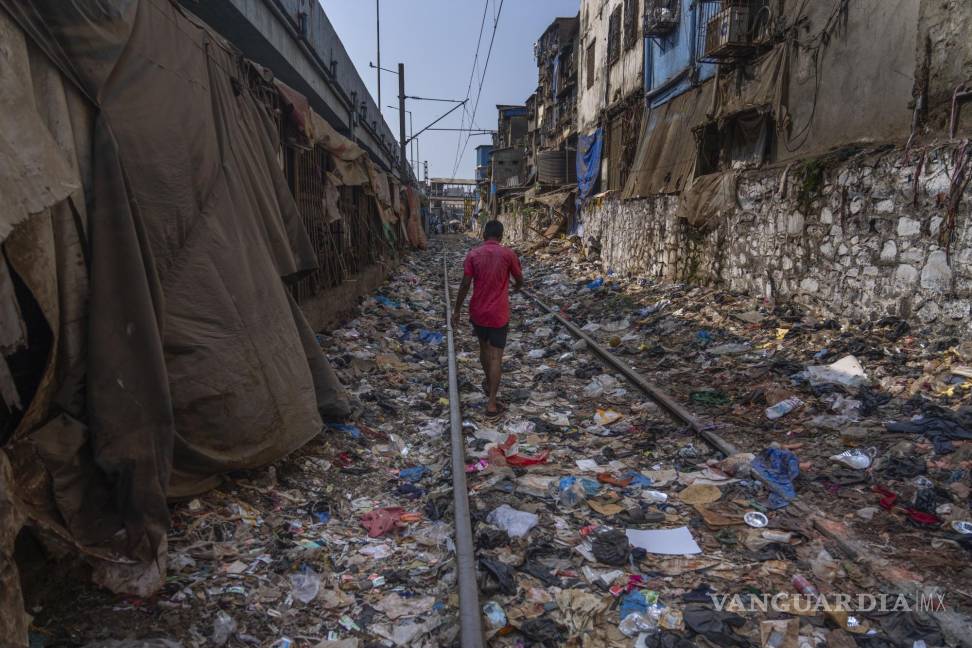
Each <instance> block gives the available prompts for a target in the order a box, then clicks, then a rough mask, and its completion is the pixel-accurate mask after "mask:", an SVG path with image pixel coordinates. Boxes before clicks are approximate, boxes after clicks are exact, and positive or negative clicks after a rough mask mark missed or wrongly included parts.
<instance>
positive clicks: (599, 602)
mask: <svg viewBox="0 0 972 648" xmlns="http://www.w3.org/2000/svg"><path fill="white" fill-rule="evenodd" d="M473 244H475V242H472V241H470V240H468V239H460V238H458V237H447V238H440V239H437V240H435V241H433V242H432V244H431V246H430V250H429V251H428V252H425V253H422V254H416V255H413V256H411V257H409V258H408V259H406V261H405V263H404V264H403V265H402V266H401V267H400V268H399V270H398V271H397V272H396V273H395V274H394V276H393V278H392V279H391V280H390V281H389V282H388V284H387V285H386V286H385V287H383V288H382V289H381V290H380V291H379V292H378V294H376V295H374V296H373V297H371V298H369V299H367V300H365V302H364V303H363V304H362V307H361V309H360V313H359V315H358V316H357V317H356V318H355V319H353V320H351V321H349V322H347V323H346V324H345V325H344V326H343V327H341V328H340V329H338V330H336V331H333V332H332V333H331V334H328V335H322V336H321V337H320V342H321V344H322V347H323V348H324V349H325V350H326V351H327V354H328V357H329V359H330V360H331V361H332V363H333V364H334V366H335V368H336V369H337V371H338V372H339V374H340V376H341V379H342V381H343V382H344V384H345V385H346V386H347V387H348V389H349V391H350V392H351V393H352V394H353V395H354V397H355V399H356V400H357V412H356V413H355V415H354V417H353V418H352V420H350V421H340V422H337V421H336V422H332V423H330V424H329V426H328V428H327V429H326V430H325V431H324V432H322V434H321V436H320V439H319V440H318V441H316V442H313V443H311V444H309V445H308V446H306V447H305V448H303V449H301V450H300V451H298V452H296V453H294V455H292V456H291V457H289V458H287V459H286V460H284V461H281V462H278V463H277V464H275V465H274V466H272V467H269V468H267V469H264V470H258V471H250V472H247V473H243V474H236V475H232V476H230V478H228V479H227V483H226V484H225V485H224V486H223V487H222V488H220V489H218V490H216V491H214V492H212V493H210V494H207V495H206V496H204V497H200V498H198V499H196V500H192V501H190V502H186V503H182V504H180V505H178V506H177V507H176V508H175V511H174V514H173V529H172V530H171V532H170V535H169V573H168V584H167V586H166V587H165V588H164V589H163V591H162V593H161V594H160V595H159V596H158V597H157V598H156V599H153V600H151V601H143V600H133V599H127V600H118V599H114V598H107V597H106V596H105V595H103V594H97V593H91V592H86V593H84V595H83V597H82V598H81V599H80V600H73V601H68V600H65V602H64V603H63V604H62V605H61V606H60V607H53V608H50V609H43V610H38V611H35V626H36V628H37V632H35V633H34V635H33V636H34V637H35V638H36V639H37V641H38V645H39V646H44V645H48V644H47V643H45V642H48V641H50V640H53V639H58V640H65V639H70V640H72V641H73V642H74V643H75V644H77V645H83V643H84V641H85V640H88V641H90V640H95V639H119V638H125V637H139V638H143V637H160V638H165V639H169V640H172V641H175V642H179V643H180V644H181V645H183V646H209V645H220V646H246V645H252V646H279V647H283V648H289V647H291V646H295V647H296V646H301V647H303V646H309V647H320V648H326V647H328V646H335V647H337V646H341V647H353V646H360V647H364V646H429V647H431V646H454V645H459V637H458V632H459V627H458V620H457V604H458V601H457V598H456V597H457V593H456V592H457V587H456V579H455V561H454V556H453V553H454V547H453V545H452V539H451V538H452V533H453V528H452V493H451V484H452V479H451V474H450V466H449V445H448V444H449V439H448V394H447V392H446V384H447V379H446V349H445V341H444V339H443V335H442V332H443V317H444V305H443V302H442V299H443V295H442V288H441V286H442V276H441V268H442V265H441V260H442V256H443V255H445V257H446V259H447V260H448V262H449V266H450V268H454V269H458V268H460V267H461V260H462V256H463V255H464V253H465V251H466V250H467V249H468V247H469V246H470V245H473ZM523 260H524V262H525V274H526V279H527V282H528V284H529V285H530V286H531V288H533V289H534V290H535V292H536V293H537V294H538V295H539V296H540V298H541V299H544V300H545V301H546V302H547V303H548V304H551V305H558V306H560V307H562V311H561V312H562V313H563V314H564V316H566V317H568V318H569V319H570V320H572V321H573V322H575V323H576V324H577V325H578V326H580V327H582V328H583V330H584V331H586V332H587V333H588V334H589V335H591V336H592V337H593V338H595V339H596V340H597V341H598V342H599V343H601V344H603V345H604V346H606V347H608V348H610V349H612V350H613V352H614V353H616V354H617V355H618V356H619V357H620V358H622V359H623V360H625V362H627V363H629V364H631V365H632V366H634V367H635V368H636V369H637V370H638V371H639V372H641V373H642V374H643V375H644V376H645V377H646V378H648V379H649V380H651V381H652V382H654V383H655V384H657V385H659V386H661V387H662V388H663V389H665V390H666V391H667V392H669V393H670V394H671V395H672V396H673V397H674V398H675V399H676V400H677V401H679V402H681V403H682V404H684V405H685V406H686V407H688V408H689V409H690V410H691V411H692V412H693V413H694V414H695V415H696V416H698V417H700V418H701V419H702V420H703V421H705V422H706V423H707V424H708V425H709V427H710V429H712V430H713V431H715V432H716V433H718V434H719V435H720V436H722V437H723V438H724V439H726V440H727V441H728V442H730V443H731V444H733V445H734V446H735V447H736V448H737V449H738V452H737V453H736V454H734V455H732V456H729V457H725V456H722V455H720V454H719V453H717V452H716V451H715V450H713V449H712V448H711V447H709V446H708V445H706V444H705V443H704V442H703V441H702V440H701V439H700V438H699V437H698V436H697V435H696V434H694V433H693V432H692V431H691V430H690V429H688V428H687V427H686V426H685V425H684V424H683V423H681V422H679V421H677V420H675V419H673V418H671V417H670V416H669V415H668V414H666V413H665V412H663V411H662V410H660V409H659V407H658V406H657V405H656V404H655V403H654V402H652V401H651V400H649V399H648V398H647V397H645V396H644V395H643V394H642V393H641V392H640V391H639V390H637V389H636V388H635V387H633V386H632V385H630V384H629V383H627V382H626V381H625V380H624V379H623V378H622V376H620V375H619V374H617V373H616V372H614V371H612V370H610V369H609V368H608V367H607V366H606V365H605V364H604V363H602V362H600V361H598V360H597V359H596V358H595V356H593V355H592V354H591V352H590V350H589V349H587V348H586V344H585V343H584V342H578V341H577V340H576V339H574V338H573V337H572V336H570V335H569V334H568V332H567V331H566V330H565V329H564V327H562V326H560V325H559V324H558V322H557V321H556V320H555V319H554V318H553V317H552V316H550V315H549V314H546V313H544V311H542V310H541V309H540V308H539V307H537V306H536V305H535V304H533V303H532V302H530V301H529V300H527V299H526V298H524V297H523V296H514V298H513V300H512V302H513V316H512V317H513V319H512V321H511V328H510V334H509V341H508V346H507V350H506V354H505V358H504V376H503V382H502V385H501V388H500V400H501V401H502V403H503V404H504V405H506V406H507V411H506V412H505V413H504V414H503V415H502V416H500V417H494V418H490V417H487V416H485V414H484V407H485V396H484V395H483V393H482V387H481V383H482V373H481V369H480V367H479V358H478V345H477V343H476V341H475V339H474V338H473V337H472V335H471V332H470V331H469V330H467V329H466V328H464V329H463V330H461V331H459V332H458V334H457V360H458V364H459V373H460V391H461V401H462V412H463V417H464V420H463V433H464V438H465V443H466V457H467V465H466V477H467V482H468V488H469V497H470V507H471V511H472V517H473V532H474V535H475V543H476V561H477V568H478V574H479V579H480V583H479V584H480V604H481V606H482V610H483V619H484V627H485V628H486V630H487V635H488V643H489V645H491V646H591V647H599V646H640V647H651V648H655V647H665V648H676V647H678V648H688V647H690V646H767V647H769V646H772V647H773V648H803V647H805V646H841V647H846V646H869V647H883V646H909V647H919V646H929V647H931V646H943V645H969V644H968V642H969V641H970V638H972V633H969V632H967V629H966V628H967V626H966V625H963V624H967V619H968V618H969V617H968V615H969V613H970V611H972V598H970V593H969V587H968V583H969V582H972V568H970V567H969V550H970V548H972V544H970V542H969V538H972V535H970V531H972V528H970V527H972V523H970V522H969V521H970V520H972V515H970V513H969V484H970V481H969V469H970V467H972V443H970V442H969V439H972V416H970V415H969V410H965V409H963V406H964V405H967V404H968V403H969V394H970V391H972V390H970V386H972V371H969V372H968V375H966V374H965V373H964V372H966V367H967V366H970V365H972V345H969V344H968V343H966V342H965V341H964V340H962V339H938V338H930V337H928V336H926V335H924V334H923V332H922V331H918V330H911V329H909V327H908V324H907V323H904V322H901V321H897V320H895V321H891V320H887V319H884V320H876V321H874V322H869V323H838V322H832V321H827V320H818V319H814V317H813V315H812V313H809V312H804V311H803V310H801V309H799V308H797V307H796V306H793V305H790V304H773V303H769V302H764V301H759V300H755V299H753V298H751V297H745V296H741V295H733V294H729V293H725V292H721V291H717V290H712V289H707V288H697V287H696V288H693V287H690V286H672V285H654V284H650V283H646V282H642V281H638V280H631V279H623V278H620V277H617V276H614V275H613V274H611V273H610V272H608V273H602V271H601V269H600V268H599V266H598V265H596V264H595V263H594V262H593V261H590V260H587V259H584V258H583V257H582V256H581V255H580V253H579V252H578V251H577V250H576V249H574V248H573V247H571V244H570V243H569V242H567V241H555V242H553V243H552V244H551V245H550V246H548V247H547V248H546V249H545V250H541V251H539V252H538V253H537V254H536V255H535V256H534V257H532V258H530V259H523ZM452 280H453V283H456V282H458V271H456V272H455V273H454V274H453V276H452ZM463 323H464V327H465V326H466V324H467V323H468V319H467V318H466V317H464V318H463ZM808 511H809V513H808ZM822 529H825V530H830V531H831V532H830V533H824V532H823V531H822ZM850 549H853V550H855V551H856V552H858V553H856V555H851V554H850V553H849V550H850ZM871 557H873V559H872V558H871ZM912 577H913V580H914V582H915V583H916V584H917V587H919V588H920V589H921V595H922V596H925V597H926V598H925V599H924V601H925V605H924V607H921V606H920V605H918V602H917V600H916V598H915V591H916V590H914V589H912V590H906V589H904V588H903V587H901V586H900V583H902V582H903V581H906V580H908V579H909V578H912ZM896 584H897V585H896ZM935 586H937V587H939V588H941V589H940V590H932V589H931V588H933V587H935ZM933 591H934V592H935V593H937V594H938V595H943V596H944V598H935V597H932V596H931V593H932V592H933ZM899 593H900V594H902V597H903V598H901V599H900V601H904V603H901V602H900V601H899V599H898V598H897V595H898V594H899ZM838 595H842V596H846V597H847V599H846V600H847V601H849V602H850V607H851V609H846V608H847V606H844V607H841V605H840V604H839V603H840V600H839V599H837V597H838ZM880 595H889V596H890V598H888V599H887V600H886V601H882V600H881V599H880V598H877V600H876V601H875V605H874V606H871V601H870V599H867V598H865V599H861V598H860V597H861V596H872V597H880ZM99 597H100V598H99ZM835 601H837V602H838V605H832V603H833V602H835ZM862 601H863V604H860V602H862ZM936 601H937V602H939V603H940V605H934V603H935V602H936ZM821 602H822V603H821ZM884 603H886V605H885V606H884V607H886V608H894V611H893V612H886V611H885V612H882V611H881V610H880V607H881V606H882V605H883V604H884ZM895 606H897V607H895ZM963 642H964V643H963ZM50 645H53V644H50Z"/></svg>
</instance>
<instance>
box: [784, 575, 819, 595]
mask: <svg viewBox="0 0 972 648" xmlns="http://www.w3.org/2000/svg"><path fill="white" fill-rule="evenodd" d="M791 582H792V584H793V587H795V588H796V590H797V591H798V592H800V593H801V594H803V595H805V596H819V595H820V592H818V591H817V588H816V587H814V585H813V583H811V582H810V581H808V580H807V579H806V578H804V577H803V576H802V575H800V574H797V575H796V576H794V577H793V580H792V581H791Z"/></svg>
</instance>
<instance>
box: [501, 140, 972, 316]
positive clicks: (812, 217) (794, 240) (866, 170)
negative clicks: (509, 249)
mask: <svg viewBox="0 0 972 648" xmlns="http://www.w3.org/2000/svg"><path fill="white" fill-rule="evenodd" d="M954 150H955V148H954V147H946V148H937V149H931V150H929V151H927V155H926V157H925V161H924V164H923V166H922V168H921V170H920V172H918V173H919V176H918V180H917V184H916V183H915V174H916V172H917V164H918V161H919V159H920V158H921V155H922V153H921V152H919V151H913V152H912V155H911V161H910V162H904V161H903V156H902V152H901V151H900V150H894V151H891V152H885V153H883V154H874V155H870V156H866V157H861V158H859V159H857V160H856V161H852V162H847V163H842V164H837V165H834V166H832V167H830V168H828V169H826V170H825V171H824V173H823V175H822V177H821V178H820V181H819V183H817V182H815V181H814V180H813V178H814V173H812V172H813V170H814V169H818V168H820V167H817V166H810V167H791V169H790V171H789V173H788V174H787V179H786V180H785V181H784V179H783V176H784V174H785V173H787V172H786V171H784V170H782V169H777V170H774V171H765V172H761V173H758V174H753V175H747V176H745V177H743V178H742V179H741V180H740V183H739V187H738V208H737V209H736V210H735V211H734V212H733V213H731V214H730V215H729V216H728V217H727V218H725V219H724V220H722V221H721V222H719V223H717V224H714V225H713V226H711V227H710V228H709V229H708V231H703V230H699V229H696V228H693V227H690V226H689V225H688V224H687V223H686V222H685V221H684V220H680V219H678V218H677V217H676V215H675V213H676V206H677V201H678V198H677V197H675V196H660V197H656V198H648V199H638V200H632V201H626V202H622V201H620V200H617V199H608V200H603V201H595V202H594V203H592V204H591V205H590V206H589V207H588V208H587V209H585V215H584V227H585V229H584V234H583V240H584V242H585V245H586V246H588V247H591V246H592V245H593V244H596V245H598V246H600V249H601V258H602V261H603V266H604V268H605V269H608V268H610V269H613V270H614V271H616V272H620V273H631V274H638V275H642V276H647V277H651V278H655V279H660V280H667V281H690V282H701V283H708V284H716V285H721V286H723V287H725V288H727V289H731V290H738V291H743V292H747V293H749V294H754V295H765V296H772V297H784V298H792V299H795V300H796V301H798V302H802V303H806V304H808V305H812V306H816V307H820V308H822V309H823V310H824V311H825V312H829V313H832V314H834V315H837V316H840V317H845V318H849V319H853V318H859V317H865V318H866V317H870V316H872V315H876V316H883V315H900V316H904V317H908V318H916V319H918V320H920V321H924V322H936V323H937V324H946V323H948V322H952V323H961V324H962V325H963V326H965V327H967V328H972V327H970V319H969V309H970V298H972V218H970V210H972V188H968V189H966V193H965V196H964V199H963V200H962V202H961V203H960V205H959V209H958V212H957V217H956V220H955V227H954V234H953V236H952V238H951V240H952V243H951V246H950V251H946V250H945V249H944V247H943V246H942V245H941V241H940V238H939V237H940V236H941V234H942V231H941V230H942V227H943V226H944V224H945V222H946V220H945V217H946V208H945V204H946V203H947V196H948V195H949V192H950V190H951V187H950V179H949V174H950V173H951V170H952V169H953V168H954V161H953V160H952V154H953V152H954ZM804 170H809V171H811V173H810V174H809V175H808V174H805V173H804ZM915 187H917V190H918V195H917V200H915V196H914V190H915ZM510 231H511V232H523V231H525V230H524V229H523V228H517V227H515V226H512V227H510Z"/></svg>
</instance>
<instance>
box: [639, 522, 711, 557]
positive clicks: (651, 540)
mask: <svg viewBox="0 0 972 648" xmlns="http://www.w3.org/2000/svg"><path fill="white" fill-rule="evenodd" d="M625 534H626V535H627V536H628V542H630V543H631V544H632V545H633V546H635V547H641V548H642V549H644V550H645V551H647V552H648V553H653V554H666V555H683V554H685V555H691V554H700V553H702V549H700V548H699V545H698V544H697V543H696V542H695V538H693V537H692V532H691V531H689V530H688V527H679V528H677V529H648V530H641V529H627V530H626V531H625Z"/></svg>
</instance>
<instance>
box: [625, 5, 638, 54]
mask: <svg viewBox="0 0 972 648" xmlns="http://www.w3.org/2000/svg"><path fill="white" fill-rule="evenodd" d="M636 42H638V0H625V2H624V49H631V48H632V47H634V45H635V43H636Z"/></svg>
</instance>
